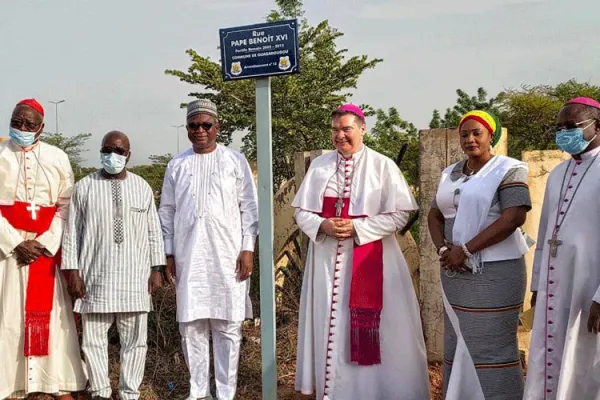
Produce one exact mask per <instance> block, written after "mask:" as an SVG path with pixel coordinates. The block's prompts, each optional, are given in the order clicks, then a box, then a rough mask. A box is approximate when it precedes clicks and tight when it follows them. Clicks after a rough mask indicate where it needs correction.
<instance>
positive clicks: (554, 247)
mask: <svg viewBox="0 0 600 400" xmlns="http://www.w3.org/2000/svg"><path fill="white" fill-rule="evenodd" d="M548 244H549V245H550V256H551V257H552V258H556V253H557V252H558V246H560V245H561V244H562V240H558V238H557V234H556V233H553V234H552V238H551V239H550V240H548Z"/></svg>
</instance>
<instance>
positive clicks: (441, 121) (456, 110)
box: [429, 87, 500, 129]
mask: <svg viewBox="0 0 600 400" xmlns="http://www.w3.org/2000/svg"><path fill="white" fill-rule="evenodd" d="M456 95H457V96H458V98H457V99H456V104H455V105H454V107H452V108H447V109H446V114H444V118H442V117H441V116H440V112H439V111H438V110H433V115H432V118H431V122H430V123H429V127H430V128H432V129H433V128H457V127H458V124H459V122H460V118H461V117H462V116H463V115H464V114H466V113H467V112H469V111H472V110H485V111H491V112H494V113H496V115H499V114H500V109H499V105H500V104H499V103H500V101H499V98H497V97H492V98H491V99H488V98H487V97H488V93H487V92H486V91H485V89H484V88H482V87H480V88H479V89H477V95H476V96H469V94H468V93H467V92H465V91H464V90H462V89H457V90H456Z"/></svg>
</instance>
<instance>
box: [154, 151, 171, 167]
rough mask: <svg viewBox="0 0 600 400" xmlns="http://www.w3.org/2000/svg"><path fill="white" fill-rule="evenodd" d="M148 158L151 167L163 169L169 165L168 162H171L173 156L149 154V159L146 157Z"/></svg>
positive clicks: (168, 154) (169, 154)
mask: <svg viewBox="0 0 600 400" xmlns="http://www.w3.org/2000/svg"><path fill="white" fill-rule="evenodd" d="M148 158H149V159H150V163H151V164H152V165H162V166H163V167H166V166H167V164H169V161H171V160H172V159H173V154H171V153H167V154H160V155H156V154H151V155H150V157H148Z"/></svg>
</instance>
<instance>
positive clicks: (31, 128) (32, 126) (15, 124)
mask: <svg viewBox="0 0 600 400" xmlns="http://www.w3.org/2000/svg"><path fill="white" fill-rule="evenodd" d="M40 125H41V123H39V124H38V123H35V122H32V121H28V120H26V119H25V120H22V119H17V118H14V119H11V120H10V127H11V128H14V129H21V128H22V127H25V129H27V131H28V132H36V131H37V130H38V129H39V128H40Z"/></svg>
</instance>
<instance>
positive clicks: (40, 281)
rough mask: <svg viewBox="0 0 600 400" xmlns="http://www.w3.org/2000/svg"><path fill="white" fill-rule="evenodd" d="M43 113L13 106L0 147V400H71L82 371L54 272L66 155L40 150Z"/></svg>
mask: <svg viewBox="0 0 600 400" xmlns="http://www.w3.org/2000/svg"><path fill="white" fill-rule="evenodd" d="M43 116H44V109H43V107H42V106H41V105H40V104H39V103H38V102H37V101H35V100H34V99H27V100H23V101H21V102H19V103H18V104H17V106H16V107H15V109H14V111H13V114H12V117H11V120H10V140H9V141H6V142H4V143H2V144H0V213H1V215H0V364H1V365H2V366H1V367H0V371H1V372H0V399H6V398H8V399H17V398H26V397H27V395H28V394H29V393H35V392H41V393H48V394H52V395H54V396H55V397H56V398H57V399H64V400H67V399H72V397H71V395H70V393H69V392H74V391H79V390H83V389H84V388H85V384H86V377H85V373H84V371H83V365H82V361H81V357H80V355H79V344H78V342H77V331H76V328H75V320H74V318H73V309H72V304H71V299H70V298H69V295H68V293H67V290H66V286H67V285H66V281H65V280H64V279H63V277H62V276H61V274H60V273H59V272H58V268H57V263H58V261H59V259H58V255H59V254H60V245H61V237H62V233H63V227H64V223H65V219H66V218H67V213H68V209H69V199H70V197H71V190H72V188H73V172H72V170H71V165H70V163H69V159H68V157H67V155H66V154H65V153H64V152H63V151H62V150H60V149H58V148H56V147H54V146H50V145H48V144H46V143H43V142H40V141H39V138H40V135H41V133H42V131H43V129H44V122H43Z"/></svg>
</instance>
